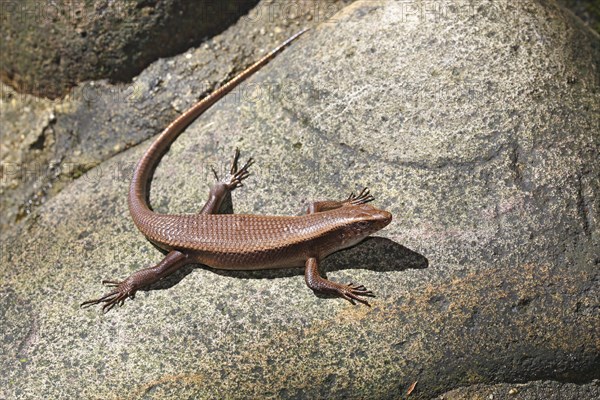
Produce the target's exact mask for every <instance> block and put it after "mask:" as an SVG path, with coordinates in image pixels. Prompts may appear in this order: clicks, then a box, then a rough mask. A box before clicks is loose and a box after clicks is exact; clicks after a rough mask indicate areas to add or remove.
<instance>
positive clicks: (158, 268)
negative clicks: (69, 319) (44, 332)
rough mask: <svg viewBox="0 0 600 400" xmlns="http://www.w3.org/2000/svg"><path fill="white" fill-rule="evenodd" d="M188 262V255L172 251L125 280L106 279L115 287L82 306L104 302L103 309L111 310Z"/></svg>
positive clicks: (104, 282) (105, 282)
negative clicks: (156, 262)
mask: <svg viewBox="0 0 600 400" xmlns="http://www.w3.org/2000/svg"><path fill="white" fill-rule="evenodd" d="M186 263H187V256H186V255H185V254H183V253H181V252H179V251H176V250H173V251H170V252H169V253H168V254H167V255H166V256H165V258H163V260H162V261H161V262H159V263H158V264H156V265H155V266H153V267H149V268H144V269H140V270H138V271H136V272H134V273H133V274H131V275H129V276H128V277H127V279H125V280H124V281H113V280H104V281H102V283H103V284H105V285H107V286H111V287H115V289H114V290H113V291H111V292H109V293H106V294H105V295H104V296H102V297H100V298H98V299H95V300H88V301H85V302H83V303H81V307H89V306H93V305H95V304H100V303H104V305H103V306H102V311H103V312H104V313H107V312H109V311H110V310H112V308H113V307H114V306H116V305H119V306H121V305H123V303H124V302H125V300H127V299H128V298H131V299H133V298H134V297H135V293H136V292H137V291H138V290H139V289H141V288H144V287H147V286H148V285H151V284H153V283H155V282H158V281H159V280H161V279H162V278H164V277H165V276H167V275H170V274H172V273H173V272H175V271H177V270H178V269H179V268H181V267H183V266H184V265H185V264H186Z"/></svg>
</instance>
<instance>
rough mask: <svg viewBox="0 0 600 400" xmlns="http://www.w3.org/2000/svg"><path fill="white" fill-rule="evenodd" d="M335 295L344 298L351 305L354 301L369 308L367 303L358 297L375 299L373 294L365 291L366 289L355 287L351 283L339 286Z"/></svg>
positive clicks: (361, 286)
mask: <svg viewBox="0 0 600 400" xmlns="http://www.w3.org/2000/svg"><path fill="white" fill-rule="evenodd" d="M337 294H339V295H340V296H341V297H343V298H345V299H346V300H348V301H349V302H350V303H352V304H356V303H355V302H354V300H356V301H359V302H361V303H363V304H365V305H367V306H369V307H371V305H370V304H369V302H368V301H367V300H365V299H363V298H361V297H358V296H366V297H375V295H374V294H373V292H372V291H370V290H367V288H366V287H365V286H364V285H355V284H353V283H352V282H350V283H349V284H347V285H339V286H338V288H337Z"/></svg>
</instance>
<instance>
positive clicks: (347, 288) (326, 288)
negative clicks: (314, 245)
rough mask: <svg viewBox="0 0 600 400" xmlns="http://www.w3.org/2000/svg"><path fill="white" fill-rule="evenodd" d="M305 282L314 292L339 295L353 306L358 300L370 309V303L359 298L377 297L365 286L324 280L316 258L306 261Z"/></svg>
mask: <svg viewBox="0 0 600 400" xmlns="http://www.w3.org/2000/svg"><path fill="white" fill-rule="evenodd" d="M304 280H305V281H306V285H307V286H308V287H309V288H311V289H312V290H314V291H316V292H322V293H332V294H337V295H338V296H341V297H343V298H345V299H346V300H348V301H349V302H350V303H352V304H356V303H354V300H356V301H359V302H361V303H363V304H366V305H367V306H369V307H370V306H371V305H370V304H369V302H368V301H367V300H365V299H363V298H361V297H359V296H366V297H375V296H374V295H373V292H371V291H370V290H367V288H366V287H364V286H363V285H355V284H353V283H349V284H347V285H344V284H341V283H336V282H332V281H330V280H328V279H325V278H323V277H322V276H321V275H320V274H319V263H318V262H317V259H316V258H314V257H311V258H309V259H308V260H306V269H305V271H304Z"/></svg>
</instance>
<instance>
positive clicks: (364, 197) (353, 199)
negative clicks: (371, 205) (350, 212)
mask: <svg viewBox="0 0 600 400" xmlns="http://www.w3.org/2000/svg"><path fill="white" fill-rule="evenodd" d="M373 200H375V197H373V195H371V193H370V192H369V189H367V188H364V189H363V190H361V191H360V193H359V194H358V195H355V194H354V192H353V193H350V196H348V199H347V200H346V203H348V204H351V205H353V206H357V205H359V204H365V203H368V202H370V201H373Z"/></svg>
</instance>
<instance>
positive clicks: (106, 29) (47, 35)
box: [0, 0, 258, 99]
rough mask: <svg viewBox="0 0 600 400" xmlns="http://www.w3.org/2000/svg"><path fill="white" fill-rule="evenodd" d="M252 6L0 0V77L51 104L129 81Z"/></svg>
mask: <svg viewBox="0 0 600 400" xmlns="http://www.w3.org/2000/svg"><path fill="white" fill-rule="evenodd" d="M257 2H258V0H232V1H218V2H215V1H206V0H201V1H198V0H196V1H193V2H190V1H185V0H163V1H154V0H150V1H146V0H138V1H106V0H101V1H71V0H56V1H52V2H49V1H38V0H23V1H3V2H2V3H1V4H0V8H1V12H2V24H0V35H1V37H2V41H0V54H2V57H0V78H1V79H2V81H3V82H4V83H6V84H10V85H12V86H13V87H15V88H17V89H18V90H19V91H20V92H24V93H32V94H35V95H37V96H42V97H47V98H51V99H53V98H57V97H62V96H64V95H65V94H66V93H67V92H68V91H69V89H71V88H72V87H73V86H75V85H76V84H77V83H79V82H82V81H86V80H90V79H102V78H107V79H110V80H116V81H121V82H127V81H129V80H130V79H131V78H132V77H134V76H136V75H137V74H139V73H140V72H141V71H142V69H144V68H145V67H146V66H148V64H150V63H151V62H152V61H154V60H156V59H157V58H159V57H165V56H172V55H174V54H177V53H179V52H181V51H184V50H186V49H187V48H189V47H191V46H194V45H197V44H198V43H200V42H201V41H202V39H204V38H205V37H207V36H212V35H214V34H216V33H218V32H220V31H222V30H223V29H224V28H225V27H227V26H229V25H230V24H231V23H232V22H233V21H235V20H236V19H237V18H239V17H240V16H241V15H244V14H245V13H246V12H247V11H248V10H250V9H251V8H252V7H253V6H254V5H256V3H257Z"/></svg>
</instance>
